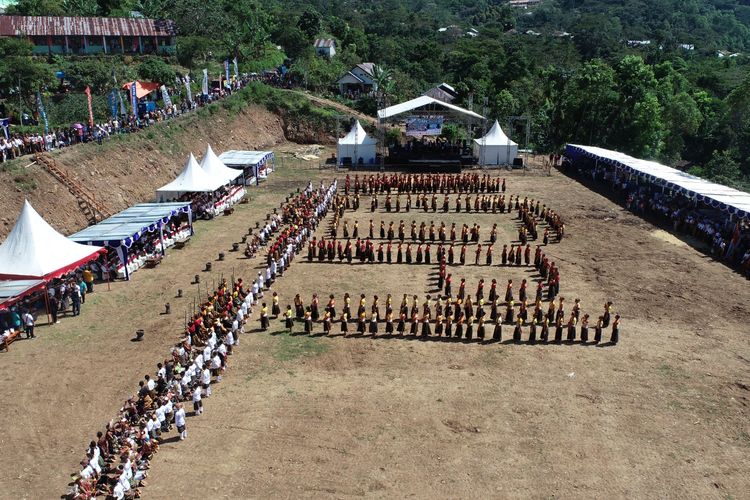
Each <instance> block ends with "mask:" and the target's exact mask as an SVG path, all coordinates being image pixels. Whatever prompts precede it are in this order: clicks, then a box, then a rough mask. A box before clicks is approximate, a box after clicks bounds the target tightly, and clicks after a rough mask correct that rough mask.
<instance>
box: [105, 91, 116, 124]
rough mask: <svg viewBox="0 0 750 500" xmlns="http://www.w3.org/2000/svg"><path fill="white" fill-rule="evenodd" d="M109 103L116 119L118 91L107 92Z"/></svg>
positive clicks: (113, 117)
mask: <svg viewBox="0 0 750 500" xmlns="http://www.w3.org/2000/svg"><path fill="white" fill-rule="evenodd" d="M107 105H108V106H109V110H110V112H111V113H112V119H113V120H114V119H115V118H117V91H116V90H112V92H110V93H109V94H107Z"/></svg>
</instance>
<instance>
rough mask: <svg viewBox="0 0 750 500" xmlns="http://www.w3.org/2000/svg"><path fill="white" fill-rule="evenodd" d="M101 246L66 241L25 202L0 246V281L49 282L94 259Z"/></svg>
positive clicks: (101, 250)
mask: <svg viewBox="0 0 750 500" xmlns="http://www.w3.org/2000/svg"><path fill="white" fill-rule="evenodd" d="M102 252H104V249H103V248H102V247H97V246H90V245H81V244H80V243H76V242H74V241H71V240H69V239H68V238H66V237H65V236H63V235H62V234H60V233H58V232H57V231H55V229H54V228H53V227H52V226H50V225H49V224H47V222H46V221H45V220H44V219H43V218H42V217H41V215H39V214H38V213H37V211H36V210H34V208H33V207H32V206H31V204H30V203H29V202H28V201H25V202H24V204H23V208H22V209H21V214H20V215H19V216H18V220H17V221H16V224H15V226H13V229H12V230H11V232H10V234H9V235H8V237H7V238H6V239H5V241H4V242H3V244H2V245H0V279H1V280H18V279H21V280H23V279H27V280H28V279H30V278H37V279H43V280H49V279H52V278H57V277H59V276H62V275H63V274H65V273H67V272H69V271H72V270H74V269H76V268H78V267H79V266H81V265H83V264H85V263H86V262H89V261H91V260H94V259H96V258H97V257H98V255H99V254H100V253H102Z"/></svg>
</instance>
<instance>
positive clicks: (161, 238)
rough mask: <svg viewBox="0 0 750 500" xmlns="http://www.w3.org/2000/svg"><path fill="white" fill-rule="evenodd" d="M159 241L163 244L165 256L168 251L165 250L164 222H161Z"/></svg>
mask: <svg viewBox="0 0 750 500" xmlns="http://www.w3.org/2000/svg"><path fill="white" fill-rule="evenodd" d="M159 243H160V244H161V256H162V257H164V256H165V255H167V252H166V250H164V224H162V223H161V222H159Z"/></svg>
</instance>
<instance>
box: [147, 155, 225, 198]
mask: <svg viewBox="0 0 750 500" xmlns="http://www.w3.org/2000/svg"><path fill="white" fill-rule="evenodd" d="M224 184H225V182H224V181H222V180H221V179H215V178H213V177H211V176H210V175H209V174H207V173H206V171H205V170H203V169H202V168H201V167H200V165H198V162H197V161H195V156H193V153H190V157H189V158H188V161H187V163H186V164H185V168H184V169H182V172H180V175H178V176H177V178H176V179H175V180H173V181H172V182H170V183H169V184H167V185H165V186H162V187H160V188H159V189H157V190H156V199H157V201H159V202H163V201H169V200H172V199H175V198H179V197H180V196H182V195H183V194H185V193H211V192H213V191H216V190H217V189H219V188H220V187H221V186H223V185H224Z"/></svg>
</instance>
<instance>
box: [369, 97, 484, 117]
mask: <svg viewBox="0 0 750 500" xmlns="http://www.w3.org/2000/svg"><path fill="white" fill-rule="evenodd" d="M422 108H424V109H422ZM417 110H418V112H419V113H422V114H425V112H427V113H429V114H439V113H440V112H443V113H445V112H448V113H449V114H457V115H464V116H468V117H471V118H475V119H477V120H484V119H485V118H484V117H483V116H482V115H479V114H477V113H475V112H473V111H469V110H468V109H464V108H461V107H459V106H456V105H455V104H450V103H447V102H443V101H439V100H437V99H434V98H432V97H430V96H426V95H423V96H419V97H417V98H416V99H412V100H411V101H406V102H402V103H401V104H396V105H394V106H389V107H387V108H385V109H379V110H378V119H379V120H380V121H383V120H387V119H389V118H394V117H396V116H399V115H403V114H407V113H409V114H415V113H416V112H417Z"/></svg>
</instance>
